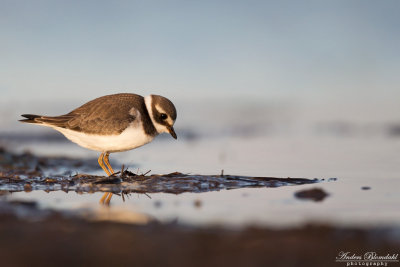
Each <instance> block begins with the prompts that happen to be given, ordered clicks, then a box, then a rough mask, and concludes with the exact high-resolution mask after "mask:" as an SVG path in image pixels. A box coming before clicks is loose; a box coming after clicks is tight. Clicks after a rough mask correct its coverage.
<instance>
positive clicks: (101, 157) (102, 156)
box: [97, 153, 111, 176]
mask: <svg viewBox="0 0 400 267" xmlns="http://www.w3.org/2000/svg"><path fill="white" fill-rule="evenodd" d="M103 159H104V153H101V155H100V157H99V158H98V159H97V162H98V163H99V165H100V167H101V168H102V169H103V171H105V172H106V173H107V176H110V175H111V174H110V172H109V171H108V169H107V168H106V166H104V163H103Z"/></svg>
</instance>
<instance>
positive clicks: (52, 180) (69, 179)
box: [0, 149, 322, 194]
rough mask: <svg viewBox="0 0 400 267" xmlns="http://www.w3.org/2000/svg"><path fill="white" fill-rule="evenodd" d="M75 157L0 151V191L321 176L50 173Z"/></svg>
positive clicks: (167, 187) (195, 187) (289, 181)
mask: <svg viewBox="0 0 400 267" xmlns="http://www.w3.org/2000/svg"><path fill="white" fill-rule="evenodd" d="M85 163H86V162H85V161H82V162H80V161H79V160H77V159H67V158H51V157H36V156H34V155H32V154H30V153H24V154H22V155H16V154H12V153H10V152H7V151H5V150H4V149H3V150H0V190H4V191H10V192H17V191H26V192H30V191H32V190H45V191H58V190H63V191H65V192H68V191H76V192H90V193H92V192H99V191H102V192H112V193H117V194H118V193H123V194H128V193H158V192H164V193H173V194H180V193H184V192H195V193H199V192H207V191H218V190H223V189H236V188H244V187H280V186H288V185H301V184H311V183H316V182H319V181H322V180H321V179H306V178H276V177H247V176H234V175H193V174H183V173H179V172H174V173H169V174H161V175H160V174H152V175H146V174H135V173H132V172H130V171H128V170H122V172H118V173H117V174H115V175H114V176H111V177H105V176H95V175H90V174H76V175H73V176H71V175H65V174H64V175H63V174H61V175H60V174H57V175H53V174H51V171H56V172H57V168H63V169H68V168H69V167H71V166H78V167H81V166H82V165H84V164H85Z"/></svg>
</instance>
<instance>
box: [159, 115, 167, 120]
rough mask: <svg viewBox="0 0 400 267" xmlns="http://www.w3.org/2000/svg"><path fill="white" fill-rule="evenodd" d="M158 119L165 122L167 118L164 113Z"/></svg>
mask: <svg viewBox="0 0 400 267" xmlns="http://www.w3.org/2000/svg"><path fill="white" fill-rule="evenodd" d="M160 117H161V119H162V120H166V119H167V118H168V116H167V114H165V113H162V114H161V116H160Z"/></svg>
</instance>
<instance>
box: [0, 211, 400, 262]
mask: <svg viewBox="0 0 400 267" xmlns="http://www.w3.org/2000/svg"><path fill="white" fill-rule="evenodd" d="M391 234H392V233H391V230H390V229H369V230H363V229H355V228H338V227H332V226H324V225H309V226H305V227H302V228H299V229H287V230H275V229H266V228H247V229H244V230H240V231H233V230H227V229H221V228H203V229H198V228H191V227H184V226H181V225H176V224H175V225H174V224H170V225H166V224H158V223H153V224H147V225H144V226H138V225H132V224H122V223H113V222H88V221H86V220H80V219H71V218H65V217H63V216H62V215H60V214H57V213H54V214H52V215H51V216H49V217H48V218H47V219H45V220H43V221H42V220H41V221H37V222H32V221H27V220H20V219H18V218H16V217H14V216H10V215H8V216H7V215H1V216H0V236H1V238H0V247H1V262H2V265H3V266H26V265H29V266H49V265H57V266H71V265H72V266H93V265H97V266H345V265H344V263H336V262H335V259H336V257H337V256H338V253H339V252H340V251H349V252H351V253H355V254H364V253H365V252H366V251H374V252H377V253H378V254H381V255H386V254H387V253H398V248H399V243H398V242H397V243H396V242H395V241H394V240H392V239H390V236H391ZM393 266H396V265H393Z"/></svg>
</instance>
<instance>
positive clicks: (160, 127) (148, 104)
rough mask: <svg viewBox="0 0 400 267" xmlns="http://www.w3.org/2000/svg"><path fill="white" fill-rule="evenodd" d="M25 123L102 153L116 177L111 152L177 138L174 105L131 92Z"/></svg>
mask: <svg viewBox="0 0 400 267" xmlns="http://www.w3.org/2000/svg"><path fill="white" fill-rule="evenodd" d="M21 116H22V117H24V119H21V120H19V121H20V122H24V123H31V124H37V125H41V126H46V127H50V128H53V129H54V130H56V131H59V132H60V133H62V134H63V135H64V136H65V137H66V138H67V139H69V140H70V141H72V142H74V143H76V144H78V145H80V146H82V147H84V148H87V149H91V150H95V151H98V152H100V153H101V154H100V156H99V158H98V160H97V161H98V163H99V165H100V167H101V168H102V169H103V170H104V172H105V173H106V174H107V175H108V176H112V175H113V174H114V170H113V168H112V167H111V165H110V162H109V156H110V153H115V152H122V151H127V150H131V149H135V148H137V147H140V146H143V145H145V144H147V143H149V142H151V141H152V140H153V139H154V138H155V137H156V136H157V135H159V134H161V133H169V134H170V135H171V136H172V137H173V138H174V139H177V135H176V133H175V130H174V127H173V126H174V124H175V121H176V117H177V112H176V108H175V106H174V104H173V103H172V102H171V101H170V100H169V99H167V98H165V97H163V96H160V95H153V94H151V95H148V96H145V97H143V96H141V95H137V94H132V93H119V94H112V95H105V96H101V97H98V98H96V99H94V100H91V101H89V102H87V103H86V104H83V105H82V106H80V107H78V108H76V109H74V110H72V111H71V112H69V113H67V114H65V115H61V116H42V115H33V114H22V115H21Z"/></svg>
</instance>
